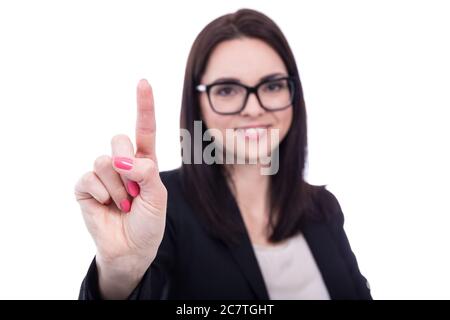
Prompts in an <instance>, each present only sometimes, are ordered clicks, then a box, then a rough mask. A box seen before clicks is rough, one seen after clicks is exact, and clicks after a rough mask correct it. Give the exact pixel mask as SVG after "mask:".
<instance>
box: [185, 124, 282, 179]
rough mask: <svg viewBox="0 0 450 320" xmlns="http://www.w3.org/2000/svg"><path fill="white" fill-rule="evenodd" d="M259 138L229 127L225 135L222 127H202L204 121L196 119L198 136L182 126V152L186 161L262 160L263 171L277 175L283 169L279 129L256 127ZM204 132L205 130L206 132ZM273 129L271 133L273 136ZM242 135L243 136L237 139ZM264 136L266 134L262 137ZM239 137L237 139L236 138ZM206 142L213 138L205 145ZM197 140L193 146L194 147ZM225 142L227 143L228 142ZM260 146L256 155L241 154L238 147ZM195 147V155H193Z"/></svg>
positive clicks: (242, 162) (250, 161)
mask: <svg viewBox="0 0 450 320" xmlns="http://www.w3.org/2000/svg"><path fill="white" fill-rule="evenodd" d="M253 130H257V131H253V132H252V133H253V134H256V135H258V137H259V138H258V139H247V138H245V133H242V132H243V131H241V132H237V130H236V129H226V130H225V139H224V137H223V134H222V132H221V131H220V130H218V129H206V130H205V131H204V132H203V131H202V121H194V137H192V136H191V133H190V132H189V131H188V130H187V129H183V128H182V129H181V130H180V137H181V153H182V161H183V163H184V164H192V159H193V163H194V164H202V163H206V164H214V163H216V164H237V165H239V164H258V163H259V164H261V171H260V173H261V174H262V175H274V174H276V173H277V172H278V169H279V150H278V146H279V141H280V137H279V129H275V128H270V130H269V129H267V128H263V129H261V128H258V129H253ZM202 132H203V133H202ZM269 133H270V136H269ZM239 135H241V137H242V138H238V139H235V137H237V136H239ZM261 137H266V138H265V139H262V138H261ZM235 140H236V141H235ZM204 142H210V143H209V144H208V145H206V147H203V145H204ZM192 144H193V146H194V147H193V148H192ZM224 144H225V145H224ZM247 148H248V149H249V150H250V149H253V150H254V149H256V156H250V157H248V159H247V160H248V161H247V160H246V158H245V156H242V155H239V154H238V152H237V150H247ZM191 150H193V152H194V155H193V157H192V154H191Z"/></svg>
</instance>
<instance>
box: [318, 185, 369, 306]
mask: <svg viewBox="0 0 450 320" xmlns="http://www.w3.org/2000/svg"><path fill="white" fill-rule="evenodd" d="M326 192H327V197H328V203H330V204H331V206H332V209H331V212H333V213H334V214H333V219H332V223H331V224H330V226H331V227H330V228H331V232H332V233H333V235H334V237H335V239H337V241H336V242H337V243H338V247H339V250H340V252H341V254H342V256H343V257H344V260H345V264H346V265H347V268H348V270H350V274H351V277H352V279H353V283H354V284H355V288H356V291H357V293H358V296H359V298H360V299H364V300H371V299H372V296H371V293H370V285H369V282H368V281H367V279H366V278H365V277H364V276H363V275H362V274H361V272H360V270H359V266H358V262H357V260H356V256H355V254H354V253H353V251H352V248H351V246H350V242H349V240H348V238H347V235H346V233H345V230H344V222H345V219H344V213H343V212H342V208H341V206H340V204H339V201H338V200H337V199H336V197H335V196H334V195H333V194H332V193H331V192H329V191H328V190H326Z"/></svg>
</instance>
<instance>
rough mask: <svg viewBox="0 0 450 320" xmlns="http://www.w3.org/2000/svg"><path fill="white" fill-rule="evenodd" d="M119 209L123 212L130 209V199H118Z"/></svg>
mask: <svg viewBox="0 0 450 320" xmlns="http://www.w3.org/2000/svg"><path fill="white" fill-rule="evenodd" d="M120 209H121V210H122V211H123V212H128V211H130V209H131V203H130V200H128V199H123V200H122V201H120Z"/></svg>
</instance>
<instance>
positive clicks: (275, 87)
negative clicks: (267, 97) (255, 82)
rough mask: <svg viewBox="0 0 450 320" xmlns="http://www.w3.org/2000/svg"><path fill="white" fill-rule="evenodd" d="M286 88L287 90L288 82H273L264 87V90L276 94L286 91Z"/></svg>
mask: <svg viewBox="0 0 450 320" xmlns="http://www.w3.org/2000/svg"><path fill="white" fill-rule="evenodd" d="M286 88H287V82H286V80H276V81H271V82H268V83H266V84H265V85H264V86H263V90H264V91H268V92H276V91H280V90H284V89H286Z"/></svg>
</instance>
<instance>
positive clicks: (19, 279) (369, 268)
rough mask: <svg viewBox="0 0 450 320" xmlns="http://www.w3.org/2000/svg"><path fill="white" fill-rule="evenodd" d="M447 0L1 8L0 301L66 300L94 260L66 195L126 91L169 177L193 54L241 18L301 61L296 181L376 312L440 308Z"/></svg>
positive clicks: (448, 262) (127, 106)
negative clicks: (351, 256)
mask: <svg viewBox="0 0 450 320" xmlns="http://www.w3.org/2000/svg"><path fill="white" fill-rule="evenodd" d="M448 5H449V4H448V2H446V1H376V2H375V1H317V0H315V1H280V0H277V1H176V2H175V1H158V2H156V1H154V2H152V1H16V0H15V1H12V0H11V1H7V0H6V1H3V0H2V1H1V2H0V139H1V144H0V146H1V149H2V151H1V156H0V170H1V171H0V172H1V184H0V200H1V203H0V205H1V209H0V214H1V220H0V298H3V299H15V298H24V299H48V298H52V299H74V298H77V296H78V290H79V286H80V283H81V281H82V279H83V277H84V275H85V273H86V271H87V268H88V265H89V263H90V261H91V259H92V257H93V255H94V253H95V248H94V245H93V242H92V240H91V239H90V236H89V234H88V233H87V231H86V229H85V227H84V224H83V221H82V217H81V214H80V212H79V208H78V204H77V203H76V201H75V199H74V196H73V186H74V184H75V182H76V181H77V180H78V178H79V177H80V176H81V175H82V174H83V173H84V172H85V171H88V170H90V169H91V167H92V164H93V161H94V159H95V158H96V157H97V156H99V155H101V154H104V153H106V154H108V153H109V152H110V149H109V148H110V139H111V137H112V136H113V135H114V134H117V133H126V134H129V135H130V136H131V137H132V138H133V139H134V122H135V87H136V84H137V81H138V80H139V79H140V78H143V77H145V78H147V79H148V80H149V81H150V83H151V84H152V86H153V88H154V92H155V101H156V108H157V110H156V112H157V127H158V137H157V152H158V157H159V163H160V167H161V169H162V170H166V169H172V168H175V167H177V166H178V165H179V164H180V161H181V160H180V156H179V154H180V153H179V140H178V139H179V137H178V134H179V131H178V126H179V111H180V99H181V91H182V84H183V76H184V68H185V63H186V58H187V55H188V52H189V49H190V46H191V44H192V42H193V40H194V39H195V37H196V36H197V34H198V33H199V32H200V30H201V29H202V28H203V27H204V26H205V25H206V24H207V23H208V22H210V21H211V20H213V19H214V18H216V17H218V16H220V15H223V14H225V13H229V12H233V11H235V10H237V9H239V8H241V7H249V8H253V9H257V10H260V11H262V12H263V13H266V14H267V15H269V16H270V17H271V18H272V19H273V20H274V21H275V22H276V23H277V24H278V25H279V26H280V27H281V29H282V31H283V32H284V33H285V35H286V37H287V39H288V41H289V43H290V45H291V47H292V49H293V51H294V54H295V56H296V59H297V63H298V67H299V70H300V75H301V80H302V83H303V87H304V95H305V100H306V104H307V109H308V116H309V118H308V124H309V149H310V159H309V171H308V180H309V181H310V182H312V183H315V184H328V187H329V189H330V190H331V191H332V192H333V193H334V194H335V195H336V196H337V198H338V199H339V201H340V203H341V206H342V208H343V210H344V213H345V215H346V225H345V227H346V231H347V234H348V237H349V239H350V242H351V244H352V247H353V250H354V252H355V254H356V256H357V258H358V261H359V265H360V268H361V270H362V272H363V273H364V275H366V276H367V278H368V279H369V281H370V283H371V286H372V293H373V296H374V298H376V299H403V298H404V299H422V298H423V299H431V298H438V299H443V298H446V299H449V298H450V292H449V290H448V286H449V285H450V272H449V270H450V256H449V255H450V254H449V252H450V251H449V249H448V247H449V244H450V232H448V229H449V227H450V218H449V213H450V205H449V201H448V199H449V191H448V181H449V178H450V172H449V169H448V165H449V163H450V162H449V160H450V156H449V151H448V137H449V136H450V126H449V125H448V123H449V120H450V119H449V115H450V113H449V110H450V90H449V85H450V63H449V58H450V45H449V39H450V37H449V30H450V19H448V17H449V16H450V10H449V7H448Z"/></svg>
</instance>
